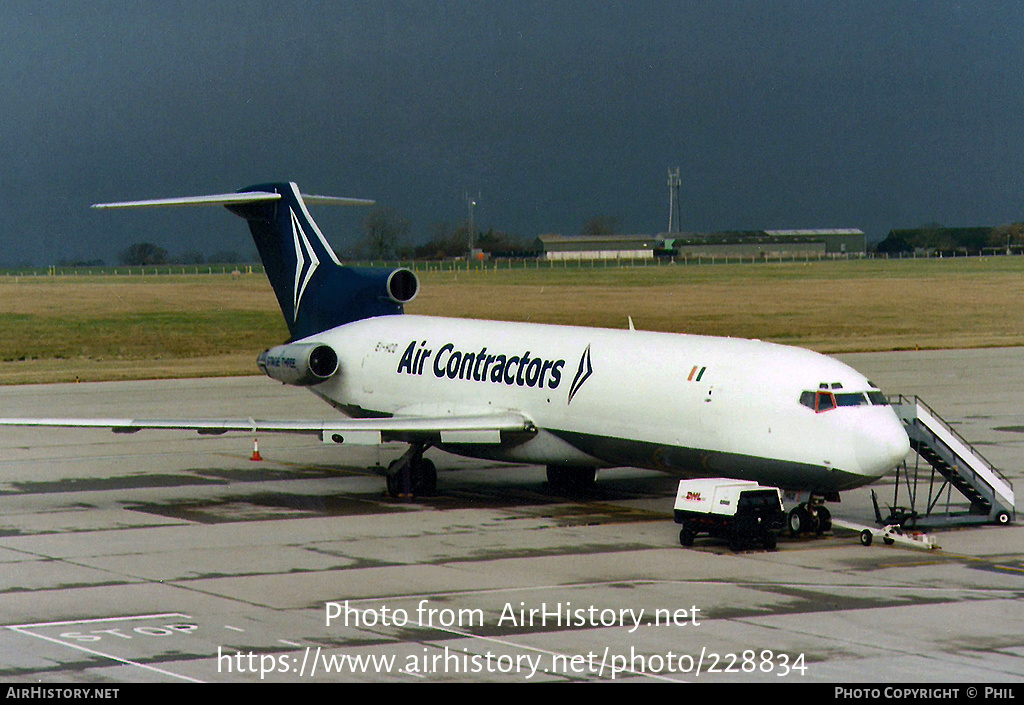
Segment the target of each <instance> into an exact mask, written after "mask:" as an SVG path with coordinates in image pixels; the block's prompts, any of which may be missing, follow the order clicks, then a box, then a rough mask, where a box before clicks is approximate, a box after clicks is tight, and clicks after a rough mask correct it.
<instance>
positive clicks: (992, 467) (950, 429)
mask: <svg viewBox="0 0 1024 705" xmlns="http://www.w3.org/2000/svg"><path fill="white" fill-rule="evenodd" d="M896 396H897V400H898V401H897V403H898V404H899V405H900V406H902V405H903V404H911V403H912V404H916V405H918V406H921V407H923V408H924V410H925V411H927V412H928V414H929V415H930V416H931V417H932V418H933V419H935V421H936V423H938V424H939V425H941V426H942V428H943V429H944V430H945V431H946V432H948V433H949V434H950V435H951V436H953V437H954V438H955V439H957V440H958V441H960V443H962V444H963V446H964V447H965V448H967V450H968V451H969V452H970V453H971V454H972V455H973V456H974V457H975V458H977V459H978V460H979V461H980V462H981V464H982V465H983V466H984V467H985V468H986V469H988V470H989V471H990V472H991V473H992V474H993V475H995V476H996V477H998V478H999V479H1000V480H1002V481H1003V483H1004V484H1006V486H1007V487H1009V488H1010V491H1011V492H1012V491H1013V483H1012V482H1010V481H1009V480H1008V479H1007V478H1006V476H1005V475H1003V473H1001V472H1000V471H999V469H998V468H996V466H995V465H993V464H992V463H991V462H989V460H988V458H986V457H985V456H984V455H982V454H981V453H979V452H978V451H977V449H976V448H975V447H974V446H973V445H971V444H970V443H969V442H968V441H967V439H965V438H964V437H963V436H961V435H960V434H959V433H957V431H956V429H954V428H953V427H952V426H950V425H949V424H948V423H946V421H945V419H943V418H942V417H941V416H939V415H938V414H937V413H935V410H934V409H932V408H931V407H930V406H928V404H926V403H925V402H924V400H923V399H921V397H919V396H917V395H916V394H915V395H914V396H913V397H907V396H904V395H902V394H898V395H896ZM889 399H890V402H889V403H890V405H891V404H892V401H891V399H892V397H889ZM950 450H952V448H951V449H950ZM971 470H972V472H973V471H974V469H973V468H972V469H971Z"/></svg>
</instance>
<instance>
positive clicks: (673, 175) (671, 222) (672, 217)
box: [668, 167, 682, 234]
mask: <svg viewBox="0 0 1024 705" xmlns="http://www.w3.org/2000/svg"><path fill="white" fill-rule="evenodd" d="M681 183H682V182H681V181H680V179H679V167H676V170H675V171H672V170H671V169H669V170H668V232H669V234H673V233H678V232H679V186H680V185H681Z"/></svg>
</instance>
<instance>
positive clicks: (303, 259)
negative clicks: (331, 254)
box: [289, 209, 320, 321]
mask: <svg viewBox="0 0 1024 705" xmlns="http://www.w3.org/2000/svg"><path fill="white" fill-rule="evenodd" d="M289 212H290V213H291V216H292V237H293V239H294V241H295V287H294V292H293V301H292V320H293V321H297V320H298V319H299V305H300V304H301V303H302V296H303V294H305V293H306V287H307V286H308V285H309V282H310V280H311V279H312V278H313V274H314V273H315V272H316V270H317V268H318V267H319V266H320V258H319V257H317V256H316V252H315V251H314V250H313V246H312V245H311V244H310V242H309V237H307V235H306V231H305V230H303V229H302V223H300V222H299V219H298V217H297V216H296V215H295V211H294V210H291V209H289Z"/></svg>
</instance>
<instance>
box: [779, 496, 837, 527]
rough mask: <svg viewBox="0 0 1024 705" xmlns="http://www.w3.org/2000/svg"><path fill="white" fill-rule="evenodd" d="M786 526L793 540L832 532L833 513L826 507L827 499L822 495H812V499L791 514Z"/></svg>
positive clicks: (801, 504)
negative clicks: (803, 535)
mask: <svg viewBox="0 0 1024 705" xmlns="http://www.w3.org/2000/svg"><path fill="white" fill-rule="evenodd" d="M786 524H787V526H788V527H789V535H790V536H791V537H793V538H796V537H797V536H799V535H800V534H814V535H815V536H821V535H822V534H824V533H825V532H827V531H831V530H832V513H831V512H830V511H829V510H828V508H827V507H825V498H824V497H823V496H822V495H816V494H812V495H811V497H810V499H808V500H807V501H806V502H802V503H800V504H799V505H798V506H797V507H795V508H794V509H792V510H791V511H790V512H789V516H788V517H787V521H786Z"/></svg>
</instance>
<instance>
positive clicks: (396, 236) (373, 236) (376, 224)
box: [364, 207, 409, 259]
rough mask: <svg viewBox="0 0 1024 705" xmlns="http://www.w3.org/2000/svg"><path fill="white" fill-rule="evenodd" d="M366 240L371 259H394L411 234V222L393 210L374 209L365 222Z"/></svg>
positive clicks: (365, 243)
mask: <svg viewBox="0 0 1024 705" xmlns="http://www.w3.org/2000/svg"><path fill="white" fill-rule="evenodd" d="M364 224H365V226H366V238H365V240H364V245H365V247H366V250H367V254H368V255H369V256H370V257H377V258H381V259H387V258H389V257H394V256H395V255H396V253H397V252H398V249H399V247H400V246H401V243H402V240H404V239H405V236H406V235H407V234H408V233H409V221H408V220H406V219H405V218H402V217H401V216H399V215H398V214H397V213H396V212H395V211H394V210H393V209H391V208H381V207H377V208H374V209H373V210H372V211H371V212H370V215H368V216H367V217H366V220H365V222H364Z"/></svg>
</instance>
